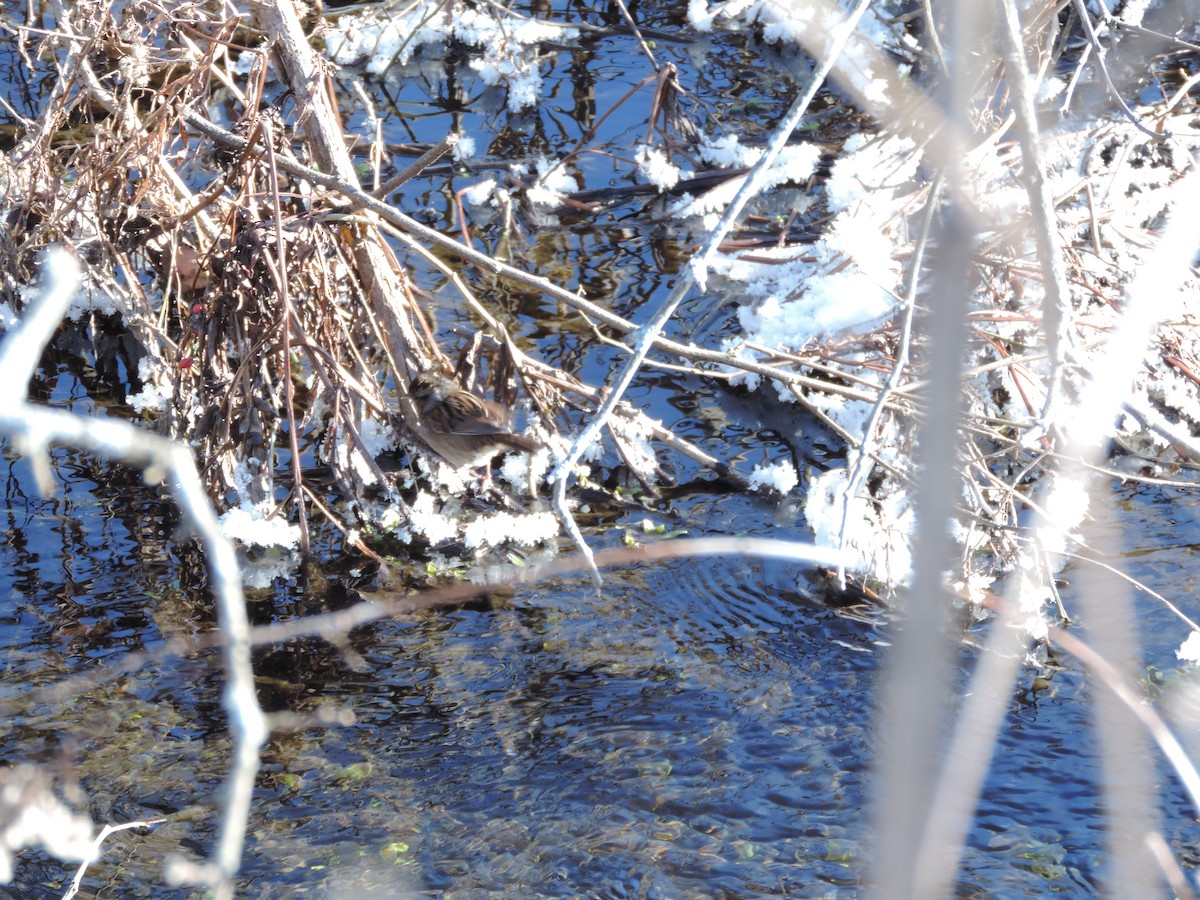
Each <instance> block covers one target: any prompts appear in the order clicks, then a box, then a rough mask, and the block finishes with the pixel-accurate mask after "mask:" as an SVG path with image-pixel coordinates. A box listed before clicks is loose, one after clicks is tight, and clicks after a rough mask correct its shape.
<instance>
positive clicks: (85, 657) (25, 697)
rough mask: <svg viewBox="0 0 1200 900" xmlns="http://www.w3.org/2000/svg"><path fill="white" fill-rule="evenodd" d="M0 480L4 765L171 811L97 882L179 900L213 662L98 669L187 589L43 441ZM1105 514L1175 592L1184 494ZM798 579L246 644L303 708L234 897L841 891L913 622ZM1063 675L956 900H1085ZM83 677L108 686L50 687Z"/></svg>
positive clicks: (566, 587)
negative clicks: (40, 482)
mask: <svg viewBox="0 0 1200 900" xmlns="http://www.w3.org/2000/svg"><path fill="white" fill-rule="evenodd" d="M64 378H65V379H66V380H70V377H69V376H64ZM68 393H69V392H68ZM5 459H6V462H5V475H6V478H5V484H6V501H7V512H8V523H7V527H6V531H5V538H6V540H5V544H4V567H3V570H2V572H0V597H2V598H3V605H2V607H0V610H2V616H0V646H2V648H3V658H4V660H5V666H4V669H3V672H2V673H0V701H2V702H3V704H4V706H3V709H4V713H5V718H4V723H5V724H4V728H3V732H2V733H0V757H2V758H3V759H5V760H6V761H9V762H18V761H28V760H34V761H40V762H42V763H43V764H45V765H47V766H49V767H51V768H52V769H53V770H55V771H58V772H62V773H70V774H71V775H73V776H74V777H77V778H78V788H79V789H80V790H81V791H82V793H83V795H84V797H85V798H86V800H85V801H84V805H85V808H86V809H87V810H88V811H89V812H90V813H91V814H92V815H93V816H94V817H95V819H96V820H97V821H98V822H121V821H127V820H130V819H147V818H151V817H156V816H166V817H168V819H169V822H168V823H167V824H165V825H162V826H160V827H158V828H157V829H156V830H155V831H154V832H153V833H150V834H137V833H126V834H119V835H116V836H114V837H112V838H110V840H109V844H108V848H107V851H106V853H105V856H104V858H103V860H102V861H101V862H99V863H97V864H96V865H95V866H94V867H93V868H92V870H91V872H90V874H89V877H88V880H87V881H86V882H85V885H86V886H87V887H88V889H89V890H90V891H92V892H94V895H97V896H156V897H158V896H184V895H186V892H184V891H174V892H173V891H172V890H170V889H167V888H166V887H165V886H164V884H163V882H162V874H161V868H162V863H163V860H164V858H165V857H167V856H169V855H172V854H178V853H184V854H187V853H195V852H199V853H206V852H208V851H209V849H210V848H211V842H212V839H213V821H214V816H215V810H214V806H213V804H214V802H215V800H216V796H217V793H218V791H219V787H220V783H221V780H222V778H223V776H224V773H225V766H226V760H227V753H228V740H227V737H226V732H225V722H224V717H223V713H222V712H221V710H220V706H219V695H220V689H221V676H220V671H219V665H218V661H217V659H216V658H215V657H214V656H211V655H208V654H206V653H205V652H198V653H195V654H192V655H187V656H184V657H182V658H180V657H178V656H172V657H170V658H167V659H152V660H150V661H148V662H146V663H145V664H143V665H141V666H139V667H137V668H136V670H135V671H132V672H131V673H129V674H122V675H117V676H114V675H112V674H110V673H112V672H114V671H116V669H117V667H118V666H120V665H121V663H122V662H123V661H125V660H127V659H128V658H129V654H132V653H136V652H140V651H150V652H151V653H154V652H156V651H161V650H162V648H163V646H164V643H165V642H166V641H168V640H169V639H172V638H177V637H180V636H189V635H193V634H195V633H197V632H199V631H203V630H204V629H206V628H208V627H210V626H211V624H212V622H211V612H210V608H209V604H208V602H207V600H206V598H205V597H204V592H203V575H202V572H200V571H199V570H198V569H197V568H196V562H195V560H194V559H192V558H191V554H190V553H187V552H184V553H183V555H182V556H180V555H179V554H180V547H179V545H178V544H177V543H175V542H173V541H172V537H173V531H172V527H171V524H170V514H169V511H168V510H167V509H166V508H165V507H164V506H163V504H162V503H161V502H160V501H159V499H158V497H157V495H156V494H155V493H154V492H152V491H150V490H148V489H146V488H145V487H144V486H141V485H139V484H138V483H137V481H136V479H135V478H133V477H131V475H130V474H129V473H128V472H127V471H125V470H123V469H121V468H119V467H113V466H108V465H105V464H103V463H97V462H95V461H94V460H89V459H86V458H83V457H80V456H79V455H77V454H74V453H72V452H69V451H56V452H55V453H54V455H53V459H52V464H53V471H54V473H55V475H56V479H57V482H58V489H57V491H56V493H55V495H54V496H53V497H51V498H41V497H39V496H38V494H37V492H36V490H35V489H34V486H33V484H32V480H31V475H30V468H29V464H28V462H26V461H23V460H18V459H15V458H14V457H13V456H12V454H11V453H9V454H7V455H6V457H5ZM1113 500H1114V502H1115V503H1117V504H1118V505H1119V507H1120V509H1121V513H1122V523H1123V527H1124V536H1125V539H1126V540H1127V542H1128V544H1129V546H1130V548H1131V552H1130V554H1129V556H1128V558H1127V559H1126V560H1124V565H1125V567H1126V568H1127V569H1128V571H1129V572H1130V573H1131V574H1133V575H1135V576H1137V577H1139V578H1142V579H1144V580H1145V581H1146V582H1147V584H1148V585H1149V586H1151V587H1152V588H1154V589H1156V590H1159V591H1161V592H1163V593H1165V594H1167V595H1169V596H1173V597H1177V596H1180V595H1181V594H1183V593H1184V592H1186V586H1187V583H1188V579H1189V577H1190V576H1188V575H1187V574H1186V573H1187V571H1188V568H1187V563H1188V562H1189V561H1190V558H1191V556H1192V554H1193V552H1194V551H1193V546H1192V544H1193V542H1194V541H1195V539H1196V536H1197V535H1200V528H1197V523H1196V513H1197V511H1198V510H1200V506H1198V505H1197V502H1196V498H1195V496H1194V495H1193V494H1190V493H1183V492H1180V491H1177V490H1167V489H1150V488H1137V489H1135V488H1120V489H1114V493H1113ZM671 511H672V512H673V513H674V514H675V515H676V516H677V517H678V518H679V519H680V520H683V521H686V522H687V525H688V528H689V532H690V533H692V534H695V535H702V534H705V533H716V534H725V533H728V530H729V528H730V527H731V523H735V524H736V525H737V526H738V527H740V530H742V531H743V532H746V533H750V534H770V535H774V536H780V535H783V536H797V537H802V536H803V532H802V530H801V529H799V528H785V527H781V526H779V525H778V524H777V523H776V519H777V514H776V513H777V511H776V509H775V507H774V505H773V504H772V503H770V502H766V501H764V500H762V499H759V498H754V497H744V496H738V495H728V494H726V495H721V496H716V497H709V496H697V497H684V498H679V499H677V500H676V501H674V502H673V503H672V504H671ZM641 515H642V514H640V513H639V514H637V515H633V514H630V515H628V516H627V517H626V518H627V519H628V520H629V522H630V524H633V523H634V522H635V521H636V520H638V519H640V517H641ZM710 523H711V524H710ZM805 585H806V579H805V577H804V574H803V573H802V572H800V571H798V570H796V569H795V568H794V567H791V566H787V565H782V564H778V563H764V562H760V561H756V560H750V559H733V558H731V559H718V560H701V561H696V560H677V561H672V562H668V563H660V564H655V565H647V566H642V567H638V568H636V569H634V570H631V571H624V572H619V573H612V574H610V576H609V577H608V579H607V581H606V584H605V587H604V590H603V592H602V593H601V594H600V595H597V594H596V593H595V592H594V591H593V590H592V589H591V588H590V586H588V585H586V584H584V583H581V582H579V581H563V582H558V583H548V584H545V585H540V586H538V587H536V588H522V589H521V590H519V591H509V592H504V593H497V594H494V595H492V596H490V597H488V598H487V599H486V600H485V601H482V602H478V603H474V604H472V605H470V606H468V607H464V608H456V609H446V610H437V611H429V612H423V613H418V614H413V615H411V616H408V617H405V618H402V619H398V620H394V621H387V622H382V623H376V624H374V625H372V626H368V627H364V628H360V629H358V630H357V631H356V632H354V634H353V635H352V638H351V641H350V645H349V647H348V648H347V649H346V652H342V651H339V650H337V649H334V648H332V647H330V646H329V645H327V644H324V643H321V642H317V641H308V642H297V643H293V644H288V645H280V646H273V647H267V648H262V649H261V650H259V651H258V652H257V653H256V671H257V673H258V677H259V688H260V697H261V699H262V702H263V704H264V706H265V707H266V708H267V709H268V710H270V711H272V712H284V711H287V712H290V713H292V714H294V715H295V716H299V717H300V718H293V719H291V720H288V721H281V727H280V728H279V730H277V731H276V733H275V734H274V735H273V737H272V738H271V740H270V742H269V744H268V746H267V748H266V750H265V753H264V767H263V771H262V774H261V775H260V778H259V788H258V791H257V793H256V796H255V807H254V813H253V817H252V821H251V839H250V841H249V844H248V847H247V851H246V859H245V868H244V872H243V882H242V883H243V886H244V888H245V891H246V893H247V894H248V895H251V896H264V897H285V896H295V895H298V894H305V895H307V894H312V895H315V896H346V897H353V896H359V895H361V893H362V892H364V891H366V890H368V889H370V890H372V891H375V892H378V893H379V895H381V896H415V895H417V894H423V895H440V894H443V893H444V894H445V895H447V896H487V895H488V893H489V892H496V893H502V894H506V895H509V896H547V897H571V896H597V897H625V896H651V897H653V896H660V897H714V896H715V897H742V896H772V895H780V896H804V897H813V896H857V895H859V894H860V893H861V892H862V885H863V882H864V879H866V878H867V877H868V875H869V872H870V863H871V838H870V834H871V828H870V819H869V812H868V804H869V802H870V784H871V781H870V775H869V767H870V766H871V764H872V760H873V759H874V758H875V755H876V754H877V753H886V748H885V747H879V746H877V745H876V743H875V742H874V741H873V740H872V712H873V703H874V697H875V696H876V693H877V688H878V683H877V679H878V673H879V671H880V666H881V662H882V658H883V654H884V651H885V647H886V644H887V642H888V641H889V639H890V638H891V636H892V634H893V631H894V629H895V628H897V627H903V618H902V617H899V618H895V619H894V618H892V617H885V616H883V615H879V614H877V615H875V616H873V617H872V616H867V617H865V618H864V617H859V618H850V617H846V616H842V615H838V614H836V613H834V612H832V611H830V610H828V609H825V608H822V607H821V606H819V605H818V604H816V603H814V602H812V601H811V600H809V599H807V598H806V588H805ZM1065 600H1066V603H1067V604H1068V607H1070V605H1071V603H1072V600H1073V598H1072V595H1071V592H1070V589H1069V588H1068V589H1067V592H1066V594H1065ZM343 602H346V601H345V598H344V596H342V595H341V594H340V593H339V592H337V591H329V592H327V593H325V594H323V595H320V596H316V595H314V593H313V591H312V589H311V585H306V584H305V583H304V582H302V581H301V580H300V579H296V580H295V581H293V582H291V583H286V584H285V583H279V584H277V586H276V589H275V590H274V591H273V592H272V593H270V594H259V595H257V596H256V598H255V599H254V600H253V601H252V614H253V615H254V616H255V618H256V619H258V620H260V621H267V620H270V619H272V618H287V617H289V616H291V615H298V614H304V613H305V612H312V611H318V610H319V609H323V608H326V607H327V606H330V605H338V604H341V603H343ZM1139 613H1140V615H1141V621H1142V622H1143V624H1144V625H1145V633H1144V636H1143V640H1144V641H1145V645H1146V659H1147V662H1148V663H1151V664H1153V665H1154V666H1156V667H1157V668H1158V669H1160V670H1161V671H1162V672H1164V673H1166V675H1165V677H1166V679H1167V680H1168V681H1176V680H1178V676H1177V675H1176V674H1175V670H1176V665H1175V661H1174V658H1173V651H1174V648H1175V646H1177V644H1178V642H1179V641H1180V640H1181V639H1182V636H1183V632H1182V630H1181V628H1180V626H1179V624H1178V620H1176V619H1175V618H1174V617H1172V616H1168V615H1165V614H1164V613H1163V612H1162V610H1161V607H1160V606H1159V605H1158V604H1157V603H1156V602H1154V601H1150V600H1141V601H1139ZM979 627H983V626H979ZM1085 630H1086V629H1085ZM965 637H966V636H965ZM969 644H970V640H966V639H965V640H964V643H963V651H962V668H963V671H964V673H965V672H966V670H967V669H968V668H969V667H970V666H971V665H972V664H973V657H974V654H973V652H972V651H970V650H969V649H968V648H969ZM1059 662H1060V663H1061V666H1062V667H1061V668H1059V669H1056V670H1054V671H1053V673H1052V675H1051V677H1050V678H1049V680H1048V682H1047V683H1046V684H1043V685H1039V686H1038V688H1037V689H1036V690H1035V689H1034V688H1033V685H1032V673H1026V675H1025V676H1023V683H1022V684H1021V685H1019V686H1018V690H1017V691H1016V692H1015V693H1014V696H1013V698H1012V702H1011V706H1010V709H1009V714H1008V718H1007V722H1006V725H1005V729H1004V732H1003V734H1002V737H1001V741H1000V748H999V751H998V753H997V756H996V761H995V764H994V766H993V768H992V771H991V774H990V776H989V779H988V783H987V786H986V788H985V797H984V801H983V803H982V806H981V809H980V811H979V813H978V815H977V817H976V820H975V823H974V826H973V829H972V831H971V835H970V845H969V847H968V848H967V851H966V854H965V857H964V863H963V867H962V869H961V871H960V874H959V879H960V881H959V889H958V893H959V895H960V896H1041V895H1044V894H1046V893H1051V892H1054V893H1063V894H1066V895H1068V896H1072V895H1076V896H1078V895H1091V894H1096V893H1099V891H1100V885H1101V884H1102V879H1103V875H1104V862H1105V855H1106V854H1105V849H1104V843H1103V841H1104V835H1103V821H1104V820H1103V817H1102V814H1103V810H1102V808H1101V800H1100V795H1099V790H1098V781H1099V779H1098V768H1097V766H1098V763H1097V761H1096V760H1095V759H1094V756H1093V746H1094V743H1095V742H1094V738H1093V737H1092V735H1091V733H1090V731H1089V728H1090V725H1089V705H1088V704H1089V698H1090V696H1091V694H1092V692H1093V690H1094V687H1093V686H1092V683H1091V682H1090V680H1089V679H1088V677H1087V676H1086V675H1085V674H1084V672H1083V671H1082V670H1081V669H1080V668H1079V666H1078V665H1077V664H1076V663H1074V662H1073V661H1072V660H1071V659H1070V658H1069V657H1061V658H1060V659H1059ZM80 673H90V674H91V675H93V676H94V677H95V678H96V679H97V681H96V683H94V684H92V685H90V686H88V685H81V684H75V685H74V686H73V688H72V689H71V690H69V691H65V692H61V693H57V694H55V693H47V692H46V689H47V688H48V687H50V686H52V685H55V684H58V683H61V682H62V681H63V680H64V679H65V678H67V677H68V676H72V675H79V674H80ZM964 680H965V679H964ZM1161 798H1162V808H1163V813H1164V820H1163V823H1162V827H1163V833H1164V835H1165V837H1166V838H1167V840H1168V842H1169V843H1171V844H1172V845H1173V846H1174V847H1175V848H1176V852H1177V853H1178V854H1179V856H1180V858H1181V859H1182V860H1183V861H1184V863H1185V865H1194V863H1195V860H1196V858H1197V855H1198V854H1197V846H1196V843H1195V831H1194V819H1193V815H1192V813H1191V811H1190V810H1189V809H1188V807H1187V805H1186V804H1185V803H1184V801H1183V799H1182V794H1181V791H1180V790H1179V789H1178V787H1177V786H1176V785H1175V783H1174V782H1173V781H1172V780H1170V779H1169V778H1166V777H1164V778H1163V785H1162V794H1161ZM70 873H71V869H70V867H68V866H65V865H63V864H61V863H59V862H58V861H56V860H53V859H51V858H48V857H46V856H45V855H43V853H42V852H40V851H26V852H25V853H23V854H22V855H21V857H20V859H19V862H18V867H17V873H16V878H15V881H14V883H13V885H11V886H10V888H9V890H10V893H12V895H13V896H46V897H49V896H59V895H60V894H61V889H62V887H61V886H62V884H63V882H64V879H67V878H69V875H70Z"/></svg>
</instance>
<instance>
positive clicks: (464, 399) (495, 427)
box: [409, 369, 543, 468]
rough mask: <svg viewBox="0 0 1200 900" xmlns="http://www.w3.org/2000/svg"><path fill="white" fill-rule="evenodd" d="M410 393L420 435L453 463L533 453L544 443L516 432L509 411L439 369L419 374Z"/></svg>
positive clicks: (473, 463) (471, 463)
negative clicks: (510, 453) (517, 453)
mask: <svg viewBox="0 0 1200 900" xmlns="http://www.w3.org/2000/svg"><path fill="white" fill-rule="evenodd" d="M409 393H410V394H411V395H412V399H413V401H414V402H415V403H416V406H417V411H418V412H419V413H420V415H421V424H422V425H423V426H424V427H423V428H422V429H421V432H422V435H421V436H422V437H423V438H424V440H425V443H426V444H428V445H429V449H431V450H433V451H434V452H435V453H436V454H437V455H438V456H440V457H441V458H442V459H444V460H445V461H446V462H448V463H449V464H450V465H452V466H454V467H455V468H462V467H464V466H479V465H483V464H484V463H487V462H491V460H492V458H493V457H494V456H496V455H497V454H498V453H504V452H506V451H509V450H521V451H523V452H525V453H534V452H536V451H538V450H541V449H542V447H543V445H542V444H541V443H540V442H538V441H535V440H534V439H533V438H529V437H525V436H524V435H520V434H513V433H512V430H511V429H512V420H511V417H510V415H509V411H508V410H507V409H505V408H504V407H503V406H500V405H499V404H498V403H493V402H492V401H491V400H485V399H484V398H483V397H480V396H479V395H478V394H475V393H474V392H472V391H469V390H467V389H466V388H464V387H460V386H459V385H458V383H457V382H455V381H454V380H453V379H451V378H448V377H447V376H445V375H443V374H442V373H441V372H439V371H437V370H435V369H428V370H426V371H424V372H421V373H420V374H419V375H417V376H416V377H415V378H414V379H413V380H412V383H411V384H410V385H409Z"/></svg>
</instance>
